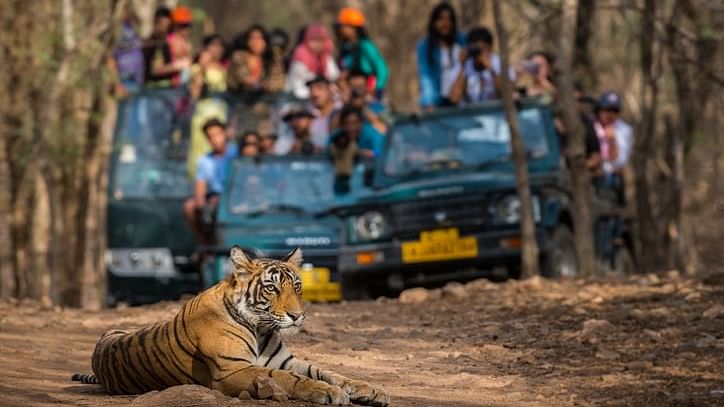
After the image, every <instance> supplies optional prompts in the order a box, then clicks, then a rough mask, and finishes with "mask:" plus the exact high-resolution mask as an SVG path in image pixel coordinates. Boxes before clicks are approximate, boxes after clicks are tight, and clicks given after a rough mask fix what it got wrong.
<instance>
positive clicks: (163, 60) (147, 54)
mask: <svg viewBox="0 0 724 407" xmlns="http://www.w3.org/2000/svg"><path fill="white" fill-rule="evenodd" d="M171 23H172V22H171V10H169V9H168V8H166V7H159V8H158V9H156V13H155V14H154V16H153V33H151V35H150V36H149V37H148V38H146V40H145V41H144V44H143V58H144V64H145V79H146V84H145V85H146V87H150V88H164V87H171V75H173V73H175V72H176V68H177V67H176V66H173V65H172V64H171V51H170V49H169V48H168V41H167V39H166V37H167V36H168V33H169V32H170V31H171Z"/></svg>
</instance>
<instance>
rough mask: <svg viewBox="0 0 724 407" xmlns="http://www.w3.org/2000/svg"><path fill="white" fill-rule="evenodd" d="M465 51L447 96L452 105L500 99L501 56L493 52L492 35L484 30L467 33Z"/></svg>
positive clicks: (478, 28) (461, 53)
mask: <svg viewBox="0 0 724 407" xmlns="http://www.w3.org/2000/svg"><path fill="white" fill-rule="evenodd" d="M466 40H467V48H466V49H464V50H463V51H461V52H460V67H459V71H458V74H457V77H456V78H455V82H454V83H453V85H452V88H451V89H450V94H449V96H448V98H449V100H450V103H452V104H454V105H458V104H461V103H463V104H465V103H479V102H482V101H485V100H494V99H498V98H499V97H500V93H501V92H500V89H501V87H500V86H501V85H500V57H499V56H498V54H496V53H494V52H493V34H491V33H490V30H488V29H487V28H485V27H476V28H473V29H472V30H470V32H469V33H468V36H467V39H466Z"/></svg>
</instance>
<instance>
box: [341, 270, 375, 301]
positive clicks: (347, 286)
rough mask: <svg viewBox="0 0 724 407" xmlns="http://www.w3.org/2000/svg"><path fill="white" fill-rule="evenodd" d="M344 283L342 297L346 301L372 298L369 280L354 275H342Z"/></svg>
mask: <svg viewBox="0 0 724 407" xmlns="http://www.w3.org/2000/svg"><path fill="white" fill-rule="evenodd" d="M340 280H341V281H340V282H341V283H342V299H344V300H345V301H357V300H368V299H370V290H369V285H368V283H367V282H365V281H363V280H362V279H361V278H359V277H357V276H354V275H345V274H342V275H341V276H340Z"/></svg>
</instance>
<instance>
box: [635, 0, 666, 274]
mask: <svg viewBox="0 0 724 407" xmlns="http://www.w3.org/2000/svg"><path fill="white" fill-rule="evenodd" d="M641 18H642V24H641V38H640V42H639V47H640V50H641V77H642V86H641V95H640V105H641V121H640V123H639V126H638V129H637V130H638V131H637V132H636V138H635V149H634V154H633V155H632V160H633V166H634V172H635V173H636V180H635V183H634V184H635V187H636V213H637V216H636V223H637V228H636V237H637V240H638V241H639V242H638V244H637V245H636V247H637V248H638V249H639V250H640V251H639V253H637V258H638V260H639V266H640V268H641V271H642V272H645V273H650V272H653V271H656V270H659V269H660V268H662V267H663V263H664V261H663V258H664V254H663V253H662V249H663V248H662V245H661V236H662V235H663V233H662V232H663V231H662V230H661V228H660V224H659V222H657V219H656V216H655V214H654V206H653V205H652V203H651V198H652V196H653V194H654V192H655V191H654V190H653V189H652V187H651V182H650V179H649V162H650V160H651V155H652V154H651V153H652V149H651V147H652V142H653V140H654V136H655V134H656V101H657V97H658V86H657V81H656V78H655V77H654V73H653V69H654V55H653V53H654V51H653V46H654V40H655V19H656V1H655V0H646V1H645V4H644V11H643V12H642V14H641Z"/></svg>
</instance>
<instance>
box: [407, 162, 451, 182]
mask: <svg viewBox="0 0 724 407" xmlns="http://www.w3.org/2000/svg"><path fill="white" fill-rule="evenodd" d="M460 168H463V165H462V161H460V160H458V159H454V158H450V159H440V160H430V161H427V162H426V163H424V164H422V165H421V166H419V167H417V168H415V169H413V170H411V171H409V172H407V173H405V174H404V175H403V176H402V179H403V180H406V179H409V178H414V177H417V176H418V175H421V174H427V173H430V172H436V171H441V170H459V169H460Z"/></svg>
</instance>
